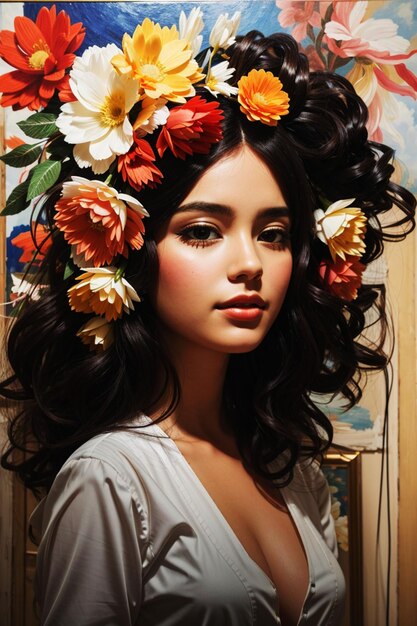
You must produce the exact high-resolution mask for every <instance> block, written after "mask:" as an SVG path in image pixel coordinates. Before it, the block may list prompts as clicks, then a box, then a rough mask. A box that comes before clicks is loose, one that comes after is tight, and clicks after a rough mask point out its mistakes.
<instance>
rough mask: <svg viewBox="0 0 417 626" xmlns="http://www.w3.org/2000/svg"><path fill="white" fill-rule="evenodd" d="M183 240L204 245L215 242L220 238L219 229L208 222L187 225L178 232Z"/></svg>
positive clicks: (191, 243)
mask: <svg viewBox="0 0 417 626" xmlns="http://www.w3.org/2000/svg"><path fill="white" fill-rule="evenodd" d="M178 236H179V238H180V239H181V241H183V242H185V243H188V244H189V245H192V246H204V245H209V244H211V243H213V242H214V241H215V240H217V239H219V238H220V235H219V233H218V231H217V230H216V229H215V228H214V227H213V226H208V225H206V224H195V225H194V226H187V228H184V229H183V230H182V231H181V232H180V233H178Z"/></svg>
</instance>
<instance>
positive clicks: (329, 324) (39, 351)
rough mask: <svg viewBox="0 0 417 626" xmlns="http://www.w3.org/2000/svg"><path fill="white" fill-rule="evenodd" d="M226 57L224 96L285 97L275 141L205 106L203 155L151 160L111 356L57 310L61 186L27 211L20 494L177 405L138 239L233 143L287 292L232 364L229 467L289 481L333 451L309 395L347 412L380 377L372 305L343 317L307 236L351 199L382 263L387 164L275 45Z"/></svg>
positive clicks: (16, 442)
mask: <svg viewBox="0 0 417 626" xmlns="http://www.w3.org/2000/svg"><path fill="white" fill-rule="evenodd" d="M230 55H231V58H230V65H231V66H232V67H235V68H236V73H235V76H234V81H235V82H237V81H238V80H239V78H240V76H242V75H245V74H247V73H248V72H249V71H250V70H251V69H253V68H258V69H259V68H263V69H265V70H270V71H272V72H273V73H274V74H276V75H278V76H279V77H280V79H281V81H282V83H283V84H284V88H285V90H286V91H287V92H288V94H289V96H290V113H289V115H287V116H286V117H285V118H282V120H280V122H279V123H278V126H277V127H268V126H266V125H263V124H261V123H254V122H250V121H248V120H247V118H246V117H245V115H243V114H241V113H240V112H239V104H238V103H237V102H236V101H235V100H233V99H229V98H226V97H220V98H219V99H220V101H221V108H222V109H223V112H224V124H223V129H224V137H223V139H222V141H221V142H220V143H218V144H217V145H215V146H214V147H213V149H212V150H211V151H210V153H209V154H208V155H194V156H193V157H191V158H188V159H186V160H185V161H183V160H181V159H175V158H174V157H173V156H172V155H168V153H166V155H164V157H163V159H161V160H160V163H158V166H159V167H160V169H161V171H162V172H163V174H164V180H163V182H162V184H161V185H159V186H158V187H157V188H156V189H150V188H146V189H145V190H144V191H143V192H141V194H140V199H141V201H142V202H143V203H144V205H145V206H146V208H147V209H148V211H149V213H150V215H151V216H150V218H147V220H146V229H147V230H146V238H145V244H144V246H143V248H142V249H141V250H140V251H138V252H135V253H132V254H130V257H129V263H128V267H127V272H126V278H127V279H128V280H129V282H130V283H131V284H132V285H133V286H134V287H135V289H136V290H137V291H138V293H139V294H140V295H141V296H142V298H143V299H142V302H141V303H139V304H138V305H137V306H136V307H135V311H133V312H132V313H131V314H130V315H125V316H123V318H121V319H120V320H118V321H117V323H116V324H115V340H114V343H113V345H112V346H111V347H110V348H108V349H107V350H106V351H102V352H95V351H91V350H89V349H88V348H87V347H86V346H85V345H84V344H82V343H81V341H79V340H78V338H77V337H76V336H75V335H76V333H77V331H78V330H79V329H80V327H81V326H82V325H83V324H84V323H85V321H86V316H85V315H83V314H79V313H75V312H73V311H72V310H71V309H70V307H69V304H68V298H67V290H68V288H69V287H70V286H71V285H72V284H74V277H73V276H70V277H67V278H65V277H64V268H65V265H66V263H67V262H68V259H69V253H70V250H69V246H68V245H67V244H66V242H65V241H64V239H63V235H62V233H60V232H59V231H58V230H57V229H56V227H55V225H54V220H53V216H54V206H55V202H56V201H57V199H58V198H59V195H60V186H57V188H56V189H55V190H54V191H53V192H52V193H50V194H49V196H48V198H47V199H46V201H45V202H44V204H43V206H42V210H41V213H40V216H39V219H42V220H44V221H46V222H47V223H48V224H49V226H50V228H51V230H52V239H53V245H52V247H51V249H50V251H49V252H48V255H47V258H46V260H45V262H44V263H43V265H42V266H41V268H40V272H39V281H40V282H42V283H45V282H46V283H47V284H48V285H49V288H48V291H47V293H45V294H44V295H43V296H42V297H41V298H40V299H39V300H37V301H27V302H26V303H25V306H24V307H23V308H22V311H21V313H20V315H19V316H18V318H17V319H16V321H15V322H14V324H13V326H12V329H11V331H10V333H9V337H8V352H7V354H8V359H9V362H10V365H11V368H12V374H11V375H10V376H9V377H8V378H7V379H6V380H4V381H3V383H2V384H1V386H0V393H1V394H2V395H3V396H5V397H6V398H10V399H12V400H14V401H15V403H14V404H15V406H16V407H18V413H17V414H15V416H14V417H13V418H12V419H11V420H10V423H9V440H10V445H9V447H8V449H7V450H6V451H5V453H4V455H3V457H2V465H3V467H5V468H7V469H11V470H14V471H16V472H17V473H18V474H19V475H20V476H21V478H22V479H23V481H24V483H25V484H26V485H27V486H28V487H30V488H31V489H33V490H35V491H37V490H41V489H45V488H46V489H48V488H49V487H50V485H51V483H52V481H53V479H54V477H55V475H56V474H57V472H58V471H59V469H60V467H61V466H62V464H63V463H64V462H65V460H66V459H67V458H68V456H69V455H70V454H71V453H72V452H73V451H74V449H76V448H77V447H78V446H80V445H81V444H82V443H83V442H85V441H86V440H88V439H89V438H91V437H92V436H94V435H97V434H99V433H102V432H104V431H109V430H115V429H120V428H125V427H127V426H126V425H127V424H128V422H129V421H130V420H131V419H132V418H133V417H134V416H135V415H137V414H138V412H140V411H143V412H144V413H148V412H149V411H151V409H152V407H154V406H155V405H156V404H157V402H158V400H159V399H160V398H161V397H162V396H163V394H164V392H165V391H166V389H167V386H168V385H169V388H171V389H172V397H171V403H170V406H169V407H168V408H167V410H166V411H165V413H164V415H163V416H162V417H161V419H164V418H165V417H166V416H167V415H169V414H170V413H171V412H172V410H173V408H174V407H175V406H176V405H177V403H178V400H179V397H180V393H181V390H180V387H179V382H178V379H177V376H176V372H175V370H174V368H173V366H172V365H171V363H170V361H169V358H168V356H167V354H166V351H165V350H164V347H163V345H162V344H161V342H160V340H159V338H158V333H157V330H156V324H155V312H154V311H153V310H152V307H151V305H150V304H149V302H148V300H147V298H146V293H147V291H148V289H149V286H150V285H152V284H153V282H154V281H155V279H156V276H157V271H158V260H157V254H156V245H155V241H154V238H153V233H154V232H155V229H156V228H157V227H158V226H160V224H161V223H163V222H164V220H166V219H168V218H169V216H170V215H172V213H173V212H174V211H175V209H176V207H178V206H179V204H180V203H181V201H182V199H183V198H184V197H185V196H186V195H187V193H188V192H189V191H190V189H191V188H192V187H193V185H194V184H195V183H196V181H197V180H198V178H199V177H200V176H201V175H202V173H204V171H206V169H207V168H208V167H210V165H212V164H213V163H215V162H216V161H218V160H219V159H220V158H222V157H223V156H226V155H227V154H230V153H232V152H233V151H235V150H238V149H239V147H240V146H241V145H242V144H245V145H247V146H249V147H250V149H252V150H253V151H254V152H255V153H256V154H257V155H258V156H259V157H260V158H261V159H262V160H263V161H264V162H265V163H266V165H267V166H268V167H269V169H270V171H271V173H272V175H273V176H274V177H275V178H276V180H277V182H278V183H279V185H280V187H281V190H282V192H283V195H284V197H285V200H286V202H287V204H288V206H289V208H290V211H291V215H292V251H293V274H292V279H291V284H290V287H289V290H288V293H287V296H286V299H285V302H284V305H283V307H282V310H281V312H280V314H279V316H278V318H277V320H276V321H275V323H274V324H273V326H272V328H271V330H270V331H269V333H268V335H267V336H266V337H265V339H264V341H263V342H262V343H261V344H260V345H259V347H258V348H257V349H255V350H254V351H252V352H250V353H247V354H238V355H232V356H231V358H230V363H229V367H228V371H227V375H226V381H225V387H224V403H225V406H226V409H227V419H228V420H229V423H230V426H231V428H232V429H233V432H234V434H235V437H236V442H237V445H238V447H239V450H240V452H241V454H242V458H243V460H244V463H245V464H246V465H247V467H249V468H251V469H252V470H253V471H254V472H255V473H257V474H258V475H260V476H263V477H266V476H270V477H272V478H274V479H279V480H281V481H282V482H283V483H285V482H288V481H289V480H291V477H292V472H293V468H294V465H295V463H296V462H297V461H298V460H300V459H301V458H305V457H309V458H313V457H320V455H321V454H322V453H323V452H324V451H325V450H326V448H327V446H328V445H329V442H330V441H331V437H332V428H331V424H330V422H329V420H328V419H327V417H326V416H325V415H324V413H322V411H321V410H320V409H319V408H318V407H317V406H316V404H314V403H313V401H312V399H311V394H312V393H319V394H328V393H331V394H334V393H340V394H342V395H343V396H344V397H345V398H346V401H347V403H348V404H350V405H353V404H354V403H355V402H357V401H358V400H359V399H360V397H361V386H360V379H361V373H362V372H363V371H364V370H377V369H383V368H384V367H385V366H386V363H387V356H386V355H385V354H384V352H383V349H382V346H383V342H384V335H385V329H386V316H385V311H384V308H383V301H382V299H381V293H380V292H379V290H378V289H377V288H375V287H372V286H367V285H362V287H361V288H360V289H359V293H358V297H357V298H356V300H354V301H352V302H348V301H346V300H343V299H341V298H338V297H336V296H335V295H332V294H331V293H329V291H328V290H327V289H326V288H325V286H324V285H323V282H322V280H321V278H320V274H319V264H320V261H321V258H322V255H323V244H322V243H321V242H319V241H318V240H317V239H316V238H315V236H314V225H313V211H314V209H315V208H317V207H318V206H319V197H325V198H326V199H328V200H329V201H335V200H337V199H341V198H355V199H356V203H355V205H356V206H359V207H360V208H361V209H362V210H363V212H364V213H365V214H366V216H367V218H368V222H367V231H366V239H365V242H366V252H365V254H364V256H363V258H362V262H363V263H365V264H367V263H369V262H370V261H372V260H374V259H376V258H377V257H378V256H379V255H380V254H381V253H382V251H383V241H384V240H386V239H391V240H395V239H398V240H400V239H403V238H404V237H405V235H406V234H407V233H408V232H410V231H411V230H412V228H413V227H414V210H415V199H414V197H413V196H412V194H411V193H409V192H408V191H407V190H405V189H404V188H402V187H400V186H398V185H396V184H395V183H394V182H392V181H391V180H390V179H391V176H392V174H393V170H394V168H393V165H392V159H393V151H392V150H391V149H390V148H388V147H387V146H385V145H381V144H376V143H372V142H370V141H368V139H367V131H366V128H365V124H366V121H367V109H366V106H365V105H364V103H363V102H362V101H361V99H360V98H359V97H358V96H357V95H356V93H355V91H354V89H353V87H352V85H351V84H350V83H349V82H348V81H347V80H345V79H344V78H343V77H341V76H337V75H335V74H331V73H327V72H313V73H309V70H308V62H307V59H306V58H305V56H304V55H303V54H300V53H299V51H298V47H297V44H296V42H295V41H294V40H293V39H292V38H291V37H290V36H288V35H284V34H275V35H272V36H270V37H263V35H262V34H261V33H259V32H257V31H252V32H250V33H248V34H247V35H246V36H245V37H241V38H238V40H237V42H236V44H234V46H233V47H232V48H231V49H230ZM205 97H207V93H205ZM150 141H152V139H150ZM74 173H78V174H81V175H85V172H84V171H82V170H78V169H77V167H76V165H75V162H74V161H72V160H70V161H68V162H67V163H64V164H63V178H64V177H68V176H70V175H71V174H74ZM254 193H256V190H254ZM393 205H395V206H396V207H397V209H399V211H398V210H397V212H396V213H395V216H396V217H395V219H394V221H393V223H392V224H390V225H388V226H387V225H385V222H386V220H385V219H384V227H382V225H381V221H380V216H381V214H382V213H384V212H386V211H389V210H390V209H391V208H392V207H393ZM398 215H400V217H398ZM371 308H373V309H375V310H377V311H378V314H377V317H378V319H379V323H380V340H379V341H378V342H377V343H376V344H373V345H372V346H370V345H369V342H364V341H361V339H362V334H363V331H364V329H365V328H366V324H367V322H366V315H365V314H366V312H367V311H368V310H369V309H371ZM373 320H375V315H374V316H373ZM18 451H21V455H20V456H17V455H16V452H18ZM277 457H280V458H281V459H285V462H283V463H282V465H281V469H280V470H279V471H278V472H277V473H276V474H273V475H269V474H268V472H267V470H266V463H268V462H269V461H271V460H273V459H275V458H277Z"/></svg>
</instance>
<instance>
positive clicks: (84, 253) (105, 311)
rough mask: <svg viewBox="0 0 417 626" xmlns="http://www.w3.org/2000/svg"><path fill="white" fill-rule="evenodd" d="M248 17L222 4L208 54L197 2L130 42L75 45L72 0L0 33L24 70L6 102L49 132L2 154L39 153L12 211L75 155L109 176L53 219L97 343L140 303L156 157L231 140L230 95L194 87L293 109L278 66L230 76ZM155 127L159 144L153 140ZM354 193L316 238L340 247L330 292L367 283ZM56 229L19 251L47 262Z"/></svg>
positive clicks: (14, 77) (260, 105)
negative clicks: (232, 52) (137, 281)
mask: <svg viewBox="0 0 417 626" xmlns="http://www.w3.org/2000/svg"><path fill="white" fill-rule="evenodd" d="M239 23H240V13H239V12H236V13H235V14H234V15H233V16H232V17H231V18H229V16H228V14H222V15H220V16H219V17H218V19H217V21H216V23H215V25H214V27H213V28H212V30H211V33H210V37H209V44H210V45H209V47H208V49H207V51H206V53H205V54H204V52H200V50H201V46H202V39H203V38H202V35H201V32H202V30H203V28H204V22H203V19H202V11H201V9H200V8H193V9H192V10H191V12H190V14H189V15H188V16H186V15H185V14H184V12H182V13H181V16H180V19H179V26H178V28H177V26H175V25H173V26H171V27H167V26H163V27H162V26H160V24H158V23H154V22H153V21H151V20H150V19H149V18H146V19H145V20H144V21H143V22H142V24H139V25H138V26H137V27H136V28H135V30H134V32H133V34H132V35H129V34H127V33H126V34H125V35H124V36H123V39H122V45H121V48H119V47H118V46H116V45H115V44H114V43H109V44H108V45H107V46H105V47H101V48H100V47H98V46H95V45H93V46H91V47H89V48H88V49H87V50H85V52H84V53H83V54H82V55H81V56H80V57H77V56H75V52H76V50H77V49H78V48H79V47H80V45H81V44H82V42H83V39H84V36H85V29H84V27H83V25H82V24H81V23H77V24H71V22H70V19H69V16H68V15H67V14H66V13H65V12H64V11H61V12H60V13H59V14H57V12H56V7H55V6H53V7H52V8H51V9H47V8H46V7H42V8H41V9H40V11H39V13H38V15H37V18H36V22H33V21H32V20H30V19H29V18H26V17H17V18H16V19H15V32H12V31H7V30H3V31H1V32H0V57H1V58H3V59H4V60H5V61H6V62H7V63H9V64H10V65H12V66H13V67H15V68H17V69H16V70H15V71H11V72H9V73H7V74H4V75H3V76H0V91H2V94H3V95H2V97H1V99H0V104H1V105H2V106H4V107H5V106H12V108H13V109H14V110H17V109H24V108H28V109H30V110H32V111H37V112H36V113H34V114H33V115H31V116H30V117H29V118H27V119H26V120H25V121H22V122H20V123H19V124H18V126H19V127H20V128H21V130H22V131H24V132H25V134H26V135H27V136H29V137H31V138H34V139H38V140H39V141H38V143H35V144H31V145H28V144H23V145H18V146H17V147H15V148H14V149H12V150H11V151H10V152H9V153H7V154H6V155H4V156H3V157H1V158H2V160H3V161H4V162H5V163H6V164H7V165H10V166H14V167H22V166H28V165H32V164H33V163H35V162H37V164H36V165H34V166H33V167H31V168H30V169H29V170H28V171H27V176H26V178H25V180H24V181H23V182H21V183H20V184H19V185H18V186H17V187H16V188H15V189H14V190H13V191H12V193H11V194H10V196H9V197H8V199H7V203H6V206H5V208H4V209H3V211H2V215H11V214H15V213H18V212H20V211H22V210H24V209H25V208H26V207H27V206H28V205H29V204H30V203H31V202H32V201H33V200H34V199H36V198H38V197H39V196H41V195H42V194H44V193H46V192H48V191H50V190H51V189H52V188H53V187H54V185H55V184H56V183H57V182H58V181H59V179H60V176H61V173H63V168H64V167H65V164H66V163H68V162H70V160H71V159H74V160H75V162H76V164H77V165H78V167H79V168H81V169H82V168H85V169H86V170H87V171H90V172H92V173H93V174H94V175H96V176H100V177H101V178H100V179H97V180H96V179H94V180H92V179H90V178H87V177H86V178H84V177H81V176H72V177H71V178H70V179H69V180H67V181H65V182H64V183H63V184H62V193H61V197H60V198H59V200H58V201H57V202H56V205H55V209H56V211H55V226H56V228H57V229H58V230H59V231H60V232H61V233H62V234H63V236H64V238H65V240H66V242H67V243H68V245H69V246H70V247H71V261H70V262H69V263H68V264H67V266H66V268H65V273H64V278H68V277H69V276H70V275H71V274H73V273H78V275H77V276H76V284H75V285H74V286H73V287H71V288H70V289H69V290H68V298H69V304H70V306H71V308H72V309H73V310H74V311H76V312H79V313H84V314H88V315H89V320H88V321H87V323H86V324H84V326H83V327H82V328H81V329H80V331H79V332H78V336H79V337H80V338H81V340H82V341H83V342H84V343H85V344H87V345H89V346H95V347H103V348H106V347H107V346H108V345H110V344H111V342H112V335H113V328H112V322H114V321H115V320H116V319H118V318H119V317H120V316H121V315H123V314H124V313H129V311H130V310H132V309H133V308H134V304H133V303H134V302H140V298H139V295H138V294H137V293H136V291H135V289H134V288H133V287H132V286H131V285H130V284H129V283H128V281H127V280H126V278H125V277H124V274H125V269H126V265H127V262H126V259H127V258H128V256H129V254H130V252H131V251H132V250H139V249H140V248H141V247H142V245H143V241H144V240H143V236H144V233H145V227H144V223H143V219H144V218H145V217H146V216H148V215H149V214H148V213H147V211H146V208H145V207H144V206H143V205H142V204H141V202H140V201H139V200H138V199H137V197H134V196H133V195H131V194H130V193H128V192H129V191H130V190H134V191H136V192H140V191H141V190H142V189H143V188H144V187H146V186H149V187H151V188H155V187H157V185H158V184H159V183H160V182H161V181H162V180H163V177H164V176H163V172H162V171H161V170H160V169H159V167H158V164H159V162H158V158H159V159H161V158H162V157H163V155H164V154H165V152H166V151H170V152H171V153H172V154H173V155H174V156H175V157H176V158H179V159H185V158H187V157H188V156H190V155H193V154H198V153H200V154H207V153H208V152H209V151H210V149H211V147H212V145H213V144H215V143H217V142H219V141H220V140H221V138H222V126H221V122H222V119H223V113H222V110H221V108H220V105H219V102H218V101H216V100H214V101H213V100H212V99H211V98H210V100H206V99H205V98H204V97H202V96H201V95H196V87H198V88H200V89H199V93H200V94H201V93H204V89H206V90H207V91H208V92H210V93H211V94H212V95H213V96H216V97H217V96H218V95H222V96H225V97H228V98H236V99H237V101H238V102H239V105H240V110H241V112H242V113H243V114H245V115H246V117H247V118H248V120H250V121H252V122H261V123H263V124H266V125H268V126H276V125H277V123H278V121H279V120H280V119H281V117H282V116H285V115H286V114H288V112H289V97H288V94H287V93H286V92H285V91H284V90H283V85H282V83H281V81H280V80H279V78H278V77H276V76H274V75H273V74H272V72H269V71H265V70H262V69H260V70H257V69H253V70H251V71H250V72H249V73H248V75H246V76H242V77H241V78H240V80H239V81H238V83H237V86H236V87H235V86H231V85H230V84H229V83H228V81H229V80H230V79H231V78H232V76H233V74H234V72H235V69H234V68H232V67H230V66H229V57H228V56H227V49H228V48H229V47H230V46H231V45H232V44H233V43H234V42H235V38H236V33H237V29H238V27H239ZM197 59H198V60H197ZM220 59H222V60H221V61H220ZM218 61H219V62H218ZM152 134H155V136H156V137H157V138H156V142H154V145H155V149H156V154H155V152H154V149H153V148H152V145H151V143H150V142H149V141H148V139H147V138H148V136H149V135H152ZM102 179H103V180H102ZM352 202H353V200H346V201H340V202H338V203H335V204H334V205H331V206H330V207H328V209H327V211H326V212H325V213H324V212H323V211H322V210H321V209H320V210H318V211H317V212H316V222H317V236H318V237H319V239H320V240H321V241H322V242H324V243H326V244H327V245H328V248H329V251H330V255H331V258H330V259H329V260H326V261H323V263H322V266H321V268H320V274H321V276H322V278H323V281H324V284H326V285H327V286H328V288H329V289H330V290H331V291H333V293H335V294H336V295H338V296H340V297H345V298H347V299H351V298H352V297H355V295H356V290H357V287H358V286H359V284H360V275H361V272H362V269H363V266H362V265H361V264H360V262H359V259H358V257H360V255H361V254H362V253H363V251H364V244H363V235H364V230H365V217H364V215H363V213H362V212H361V211H360V210H359V209H356V208H352V207H349V205H350V204H351V203H352ZM347 207H349V208H347ZM50 236H51V233H49V232H48V230H47V229H46V227H45V226H43V225H39V224H38V227H37V229H36V232H34V233H32V237H31V238H30V239H29V238H28V237H27V235H26V236H25V234H21V235H19V236H17V237H15V238H14V239H13V240H12V243H14V245H16V246H18V247H21V248H22V249H23V255H22V257H21V260H22V261H27V262H29V263H30V264H32V265H33V264H34V263H35V265H36V263H37V262H39V261H40V260H41V259H42V258H43V256H44V255H45V254H46V252H47V251H48V249H49V247H50V245H51V238H50ZM80 271H81V272H82V273H81V274H80V273H79V272H80ZM12 291H14V292H15V293H18V294H19V293H22V292H24V293H26V292H28V293H29V295H30V296H31V297H32V298H36V297H39V295H40V291H41V289H40V288H39V286H38V287H37V288H34V287H33V285H31V281H30V273H26V274H25V276H24V280H23V281H22V282H21V284H20V286H19V285H17V284H15V285H14V286H13V288H12ZM92 316H93V317H92Z"/></svg>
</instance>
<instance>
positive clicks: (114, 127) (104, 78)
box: [56, 44, 138, 174]
mask: <svg viewBox="0 0 417 626" xmlns="http://www.w3.org/2000/svg"><path fill="white" fill-rule="evenodd" d="M120 52H121V51H120V50H119V48H118V47H117V46H116V45H115V44H109V45H107V46H106V47H104V48H99V47H98V46H91V47H90V48H88V49H87V50H86V51H85V52H84V54H83V55H82V56H81V57H80V58H77V59H76V60H75V62H74V66H73V69H72V70H71V72H70V81H69V82H70V86H71V90H72V92H73V94H74V96H75V97H76V98H77V100H76V101H75V102H68V103H66V104H63V105H62V107H61V113H60V115H59V116H58V119H57V122H56V123H57V126H58V128H59V130H60V131H61V132H62V133H63V134H64V135H65V140H66V141H67V142H68V143H70V144H75V147H74V158H75V160H76V161H77V163H78V165H79V166H80V167H92V169H93V172H94V173H95V174H102V173H104V172H106V171H107V170H108V168H109V166H110V164H111V163H112V161H114V159H115V158H116V155H118V154H125V153H126V152H127V151H128V150H129V148H130V147H131V145H132V143H133V129H132V125H131V123H130V122H129V118H128V113H129V111H130V109H131V108H132V107H133V105H134V104H135V102H137V100H138V82H137V81H136V80H132V79H130V78H126V77H124V76H119V75H118V74H117V72H116V71H115V70H114V68H113V66H112V65H111V63H110V61H111V59H112V58H113V57H114V56H115V55H116V54H120Z"/></svg>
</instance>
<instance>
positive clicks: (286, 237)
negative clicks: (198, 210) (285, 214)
mask: <svg viewBox="0 0 417 626" xmlns="http://www.w3.org/2000/svg"><path fill="white" fill-rule="evenodd" d="M198 228H200V229H203V230H204V231H205V232H207V231H211V232H216V233H217V235H219V232H218V230H217V229H216V228H215V227H214V226H211V225H209V224H194V225H192V226H186V227H185V228H183V229H182V230H181V231H180V232H179V233H177V237H178V238H179V239H180V241H182V242H183V243H185V244H186V245H188V246H193V247H195V248H206V247H208V246H211V245H213V243H215V242H216V241H218V239H220V237H219V236H218V237H213V238H212V239H196V238H195V237H193V236H192V234H191V233H192V232H193V231H194V230H196V229H198ZM268 232H275V233H276V232H278V233H279V234H280V236H281V240H280V241H266V242H265V243H267V244H268V245H270V246H271V247H272V248H273V249H275V250H283V249H285V248H288V246H289V244H290V240H291V237H290V232H289V230H288V229H286V228H279V227H277V226H274V227H270V228H266V229H265V230H263V231H262V233H261V235H262V234H264V233H268Z"/></svg>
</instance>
